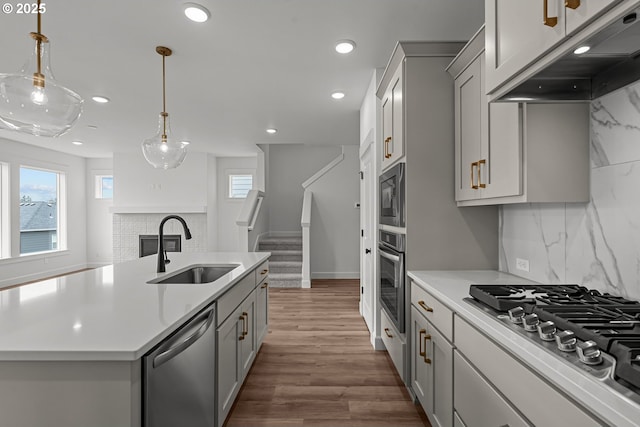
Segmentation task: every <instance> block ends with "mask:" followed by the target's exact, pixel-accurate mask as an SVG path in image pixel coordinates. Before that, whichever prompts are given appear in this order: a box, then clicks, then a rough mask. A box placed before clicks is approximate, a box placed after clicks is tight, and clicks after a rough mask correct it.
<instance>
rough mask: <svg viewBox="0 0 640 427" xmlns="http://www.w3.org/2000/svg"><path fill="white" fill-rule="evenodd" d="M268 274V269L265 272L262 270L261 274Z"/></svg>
mask: <svg viewBox="0 0 640 427" xmlns="http://www.w3.org/2000/svg"><path fill="white" fill-rule="evenodd" d="M268 272H269V270H267V269H266V268H265V269H264V270H262V271H261V272H260V274H267V273H268Z"/></svg>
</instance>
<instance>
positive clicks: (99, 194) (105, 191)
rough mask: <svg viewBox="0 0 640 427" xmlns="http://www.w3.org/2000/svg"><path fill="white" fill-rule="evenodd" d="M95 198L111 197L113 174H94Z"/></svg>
mask: <svg viewBox="0 0 640 427" xmlns="http://www.w3.org/2000/svg"><path fill="white" fill-rule="evenodd" d="M95 195H96V199H113V175H96V191H95Z"/></svg>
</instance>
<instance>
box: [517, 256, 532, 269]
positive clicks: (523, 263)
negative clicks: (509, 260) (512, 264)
mask: <svg viewBox="0 0 640 427" xmlns="http://www.w3.org/2000/svg"><path fill="white" fill-rule="evenodd" d="M516 268H517V269H518V270H522V271H526V272H529V260H528V259H522V258H516Z"/></svg>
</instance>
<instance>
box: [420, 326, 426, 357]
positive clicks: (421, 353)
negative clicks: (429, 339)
mask: <svg viewBox="0 0 640 427" xmlns="http://www.w3.org/2000/svg"><path fill="white" fill-rule="evenodd" d="M426 333H427V330H426V329H420V336H419V337H418V341H420V348H419V349H418V352H419V354H420V356H422V357H424V356H425V353H426V352H427V348H426V346H424V344H425V341H424V340H423V339H422V335H424V334H426ZM423 346H424V350H423V349H422V347H423Z"/></svg>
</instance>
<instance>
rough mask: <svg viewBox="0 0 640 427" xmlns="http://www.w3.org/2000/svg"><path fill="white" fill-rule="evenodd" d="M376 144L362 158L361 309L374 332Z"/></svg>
mask: <svg viewBox="0 0 640 427" xmlns="http://www.w3.org/2000/svg"><path fill="white" fill-rule="evenodd" d="M374 146H375V144H374V143H372V144H369V148H368V149H367V150H366V151H365V153H364V154H363V156H362V157H361V158H360V170H361V171H362V176H361V177H362V179H361V180H360V229H361V230H362V231H361V239H360V286H361V292H360V307H361V314H362V317H364V321H365V323H366V324H367V327H368V328H369V331H371V332H373V330H374V325H373V302H374V290H375V280H374V278H375V275H374V268H375V267H374V259H375V253H374V250H375V248H376V244H375V235H374V233H375V210H374V206H375V204H374V197H375V179H376V176H375V173H374V172H375V168H374V167H373V159H372V152H371V150H372V148H371V147H374Z"/></svg>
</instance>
